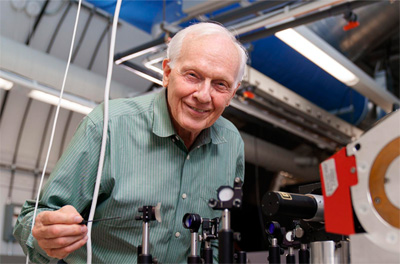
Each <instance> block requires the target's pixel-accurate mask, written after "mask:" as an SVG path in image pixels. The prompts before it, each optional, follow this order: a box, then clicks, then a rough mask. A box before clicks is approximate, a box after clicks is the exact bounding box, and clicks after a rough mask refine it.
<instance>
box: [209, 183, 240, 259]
mask: <svg viewBox="0 0 400 264" xmlns="http://www.w3.org/2000/svg"><path fill="white" fill-rule="evenodd" d="M242 185H243V182H242V180H241V179H240V178H238V177H237V178H235V182H234V187H233V188H232V187H230V186H221V187H219V188H218V190H217V192H218V201H217V200H215V199H210V200H209V201H208V205H209V206H210V207H211V208H213V209H214V210H222V217H221V222H222V228H221V229H220V231H219V232H218V241H219V248H218V252H219V263H233V259H234V256H233V230H232V229H231V211H230V210H231V209H234V208H240V207H241V205H242V196H243V192H242Z"/></svg>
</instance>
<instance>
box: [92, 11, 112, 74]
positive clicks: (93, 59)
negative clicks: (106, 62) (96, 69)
mask: <svg viewBox="0 0 400 264" xmlns="http://www.w3.org/2000/svg"><path fill="white" fill-rule="evenodd" d="M111 22H112V21H111V19H110V20H109V21H108V23H107V25H106V27H105V28H104V30H103V32H102V33H101V36H100V38H99V40H98V41H97V44H96V47H95V49H94V51H93V54H92V57H91V58H90V62H89V65H88V70H91V69H92V67H93V64H94V61H95V59H96V56H97V53H98V52H99V49H100V46H101V43H102V42H103V40H104V37H105V36H106V34H107V32H108V31H109V30H110V26H111V25H112V23H111Z"/></svg>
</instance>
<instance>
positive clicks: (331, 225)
mask: <svg viewBox="0 0 400 264" xmlns="http://www.w3.org/2000/svg"><path fill="white" fill-rule="evenodd" d="M331 159H333V161H334V162H332V161H331ZM324 172H325V175H324ZM320 174H321V185H322V193H323V195H324V217H325V229H326V231H327V232H329V233H335V234H342V235H351V234H354V233H355V230H354V219H353V210H352V204H351V194H350V187H351V186H353V185H356V184H357V182H358V180H357V170H356V160H355V157H354V156H350V157H348V156H346V148H342V149H341V150H340V151H339V152H337V153H336V154H334V155H333V156H332V157H330V158H329V159H327V160H326V161H324V162H322V163H321V164H320ZM336 176H337V177H336ZM335 178H336V179H335ZM335 186H337V187H336V188H335Z"/></svg>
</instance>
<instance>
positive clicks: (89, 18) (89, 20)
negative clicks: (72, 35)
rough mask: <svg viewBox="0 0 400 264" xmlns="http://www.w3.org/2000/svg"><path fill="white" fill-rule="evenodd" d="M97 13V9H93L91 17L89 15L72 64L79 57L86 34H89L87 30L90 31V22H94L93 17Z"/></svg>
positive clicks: (73, 55)
mask: <svg viewBox="0 0 400 264" xmlns="http://www.w3.org/2000/svg"><path fill="white" fill-rule="evenodd" d="M95 13H96V8H95V7H93V8H92V9H91V10H90V15H89V17H88V19H87V20H86V23H85V27H84V28H83V31H82V34H81V36H80V38H79V40H78V43H77V44H76V46H75V51H74V53H73V54H72V58H71V62H74V61H75V58H76V56H77V55H78V52H79V49H80V48H81V45H82V42H83V40H84V39H85V36H86V32H87V30H88V28H89V25H90V22H91V21H92V18H93V15H94V14H95Z"/></svg>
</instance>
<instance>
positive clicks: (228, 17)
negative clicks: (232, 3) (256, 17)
mask: <svg viewBox="0 0 400 264" xmlns="http://www.w3.org/2000/svg"><path fill="white" fill-rule="evenodd" d="M293 2H297V1H287V2H285V1H281V0H280V1H260V2H255V3H253V4H251V5H249V6H247V7H243V8H237V9H234V10H231V11H228V12H225V13H223V14H220V15H217V16H215V17H210V20H212V21H217V22H220V23H222V24H224V23H227V22H229V21H232V20H235V19H239V18H243V17H245V16H248V15H251V14H255V13H258V12H262V11H265V10H268V11H272V10H275V9H278V8H281V7H282V5H288V4H291V3H293Z"/></svg>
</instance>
